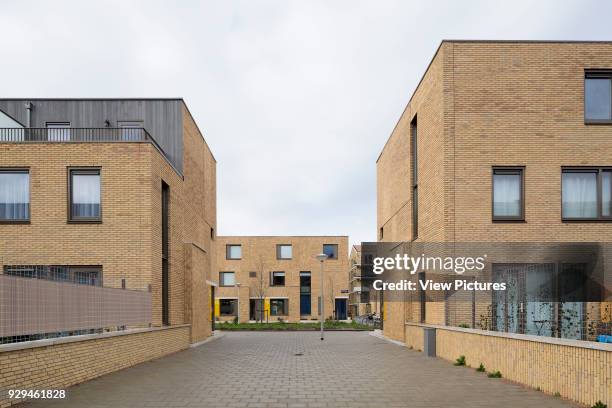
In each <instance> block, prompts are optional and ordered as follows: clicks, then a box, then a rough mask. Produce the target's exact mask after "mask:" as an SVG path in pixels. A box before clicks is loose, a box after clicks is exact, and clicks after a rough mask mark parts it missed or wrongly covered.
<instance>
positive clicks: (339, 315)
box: [336, 299, 346, 320]
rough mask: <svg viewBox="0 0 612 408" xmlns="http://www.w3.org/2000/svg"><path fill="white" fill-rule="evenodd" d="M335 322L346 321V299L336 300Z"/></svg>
mask: <svg viewBox="0 0 612 408" xmlns="http://www.w3.org/2000/svg"><path fill="white" fill-rule="evenodd" d="M336 320H346V299H336Z"/></svg>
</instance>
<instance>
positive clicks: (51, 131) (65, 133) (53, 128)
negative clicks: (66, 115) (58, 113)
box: [47, 122, 70, 142]
mask: <svg viewBox="0 0 612 408" xmlns="http://www.w3.org/2000/svg"><path fill="white" fill-rule="evenodd" d="M47 140H48V141H50V142H68V141H70V122H47Z"/></svg>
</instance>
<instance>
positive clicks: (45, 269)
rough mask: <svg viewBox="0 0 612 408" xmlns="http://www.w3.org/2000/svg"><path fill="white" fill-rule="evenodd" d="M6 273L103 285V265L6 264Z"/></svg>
mask: <svg viewBox="0 0 612 408" xmlns="http://www.w3.org/2000/svg"><path fill="white" fill-rule="evenodd" d="M3 270H4V273H5V274H6V275H11V276H17V277H20V278H30V279H44V280H51V281H56V282H70V283H77V284H79V285H90V286H102V267H101V266H63V265H4V268H3Z"/></svg>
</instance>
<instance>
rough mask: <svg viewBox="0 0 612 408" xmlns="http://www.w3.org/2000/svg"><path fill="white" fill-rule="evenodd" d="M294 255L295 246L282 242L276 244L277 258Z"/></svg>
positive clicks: (286, 257) (288, 257) (289, 257)
mask: <svg viewBox="0 0 612 408" xmlns="http://www.w3.org/2000/svg"><path fill="white" fill-rule="evenodd" d="M292 257H293V247H292V246H291V245H290V244H280V245H277V246H276V259H291V258H292Z"/></svg>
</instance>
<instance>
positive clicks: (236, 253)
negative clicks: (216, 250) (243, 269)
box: [225, 244, 242, 259]
mask: <svg viewBox="0 0 612 408" xmlns="http://www.w3.org/2000/svg"><path fill="white" fill-rule="evenodd" d="M225 259H242V245H237V244H228V245H226V246H225Z"/></svg>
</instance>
